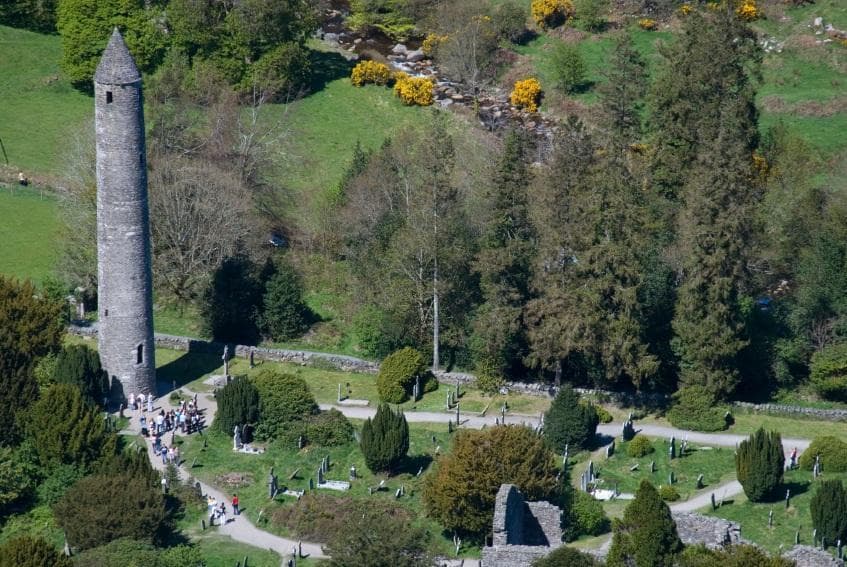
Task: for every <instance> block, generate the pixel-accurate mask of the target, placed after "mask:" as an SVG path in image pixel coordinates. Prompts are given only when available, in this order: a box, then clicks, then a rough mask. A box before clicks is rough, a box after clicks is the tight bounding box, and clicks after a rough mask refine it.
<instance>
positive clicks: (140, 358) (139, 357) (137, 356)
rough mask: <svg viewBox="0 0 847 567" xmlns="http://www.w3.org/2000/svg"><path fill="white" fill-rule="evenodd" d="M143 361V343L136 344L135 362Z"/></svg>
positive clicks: (140, 362)
mask: <svg viewBox="0 0 847 567" xmlns="http://www.w3.org/2000/svg"><path fill="white" fill-rule="evenodd" d="M143 362H144V345H138V346H137V347H136V348H135V363H136V364H142V363H143Z"/></svg>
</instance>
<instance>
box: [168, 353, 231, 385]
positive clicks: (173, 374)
mask: <svg viewBox="0 0 847 567" xmlns="http://www.w3.org/2000/svg"><path fill="white" fill-rule="evenodd" d="M221 364H223V363H222V361H221V355H220V354H217V353H210V352H198V351H192V349H191V347H190V346H189V350H188V352H186V353H185V354H183V355H182V356H180V357H179V358H177V359H176V360H174V361H172V362H169V363H167V364H165V365H164V366H162V367H160V368H157V369H156V383H157V384H156V386H157V389H158V391H159V392H168V391H170V390H171V389H172V388H174V386H176V388H181V387H182V386H185V385H186V384H188V383H189V382H193V381H194V380H196V379H198V378H200V377H202V376H205V375H206V374H208V373H210V372H212V371H213V370H215V369H216V368H218V367H220V366H221Z"/></svg>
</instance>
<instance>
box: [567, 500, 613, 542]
mask: <svg viewBox="0 0 847 567" xmlns="http://www.w3.org/2000/svg"><path fill="white" fill-rule="evenodd" d="M568 524H569V527H568V535H569V537H571V536H572V537H576V536H577V535H592V536H597V535H600V534H604V533H606V532H608V531H609V528H610V527H611V522H610V521H609V517H608V516H606V512H605V511H604V510H603V503H602V502H600V501H599V500H596V499H595V498H594V497H593V496H591V495H590V494H588V493H587V492H582V491H581V490H580V491H576V492H575V493H574V495H573V502H572V503H571V507H570V510H569V522H568Z"/></svg>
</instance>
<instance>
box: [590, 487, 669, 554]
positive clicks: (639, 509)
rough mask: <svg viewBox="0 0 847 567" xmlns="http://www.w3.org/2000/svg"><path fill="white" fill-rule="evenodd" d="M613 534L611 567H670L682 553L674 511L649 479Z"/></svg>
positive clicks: (638, 492)
mask: <svg viewBox="0 0 847 567" xmlns="http://www.w3.org/2000/svg"><path fill="white" fill-rule="evenodd" d="M613 532H614V535H613V536H612V547H611V548H610V549H609V555H608V557H607V559H606V565H607V566H608V567H671V566H672V565H674V559H675V556H676V554H677V553H679V552H680V551H682V542H681V541H680V539H679V535H678V534H677V531H676V524H675V523H674V521H673V518H672V517H671V511H670V509H669V508H668V505H667V504H665V503H664V502H663V501H662V499H661V497H660V496H659V493H658V492H657V491H656V489H655V487H654V486H653V485H652V484H650V481H648V480H646V479H644V480H642V481H641V485H640V486H639V487H638V490H637V491H636V493H635V500H633V501H632V502H631V503H630V504H629V505H628V506H627V507H626V510H624V515H623V520H622V521H619V522H615V525H614V527H613Z"/></svg>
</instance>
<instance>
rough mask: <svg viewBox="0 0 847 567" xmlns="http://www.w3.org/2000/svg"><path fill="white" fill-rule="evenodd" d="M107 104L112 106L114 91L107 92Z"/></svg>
mask: <svg viewBox="0 0 847 567" xmlns="http://www.w3.org/2000/svg"><path fill="white" fill-rule="evenodd" d="M106 104H112V91H106Z"/></svg>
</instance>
